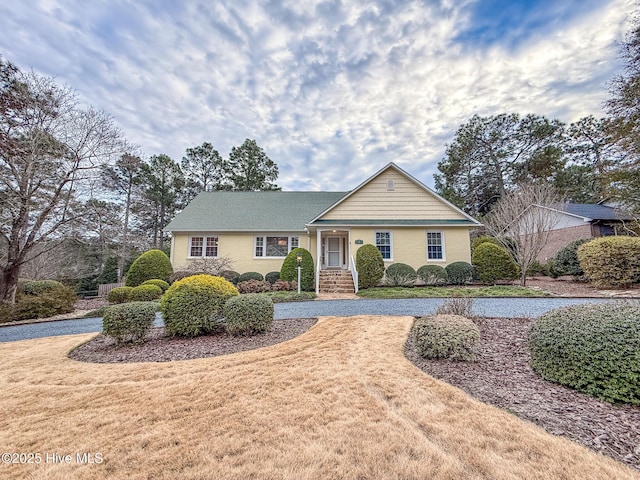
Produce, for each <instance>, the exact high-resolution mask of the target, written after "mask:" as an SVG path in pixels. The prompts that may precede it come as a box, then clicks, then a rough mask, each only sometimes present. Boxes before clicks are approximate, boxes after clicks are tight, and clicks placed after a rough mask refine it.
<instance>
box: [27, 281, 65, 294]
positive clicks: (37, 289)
mask: <svg viewBox="0 0 640 480" xmlns="http://www.w3.org/2000/svg"><path fill="white" fill-rule="evenodd" d="M62 286H63V284H62V283H60V282H58V281H57V280H21V281H20V282H19V283H18V290H19V291H20V292H22V293H24V294H25V295H40V294H41V293H44V292H48V291H51V290H53V289H55V288H60V287H62Z"/></svg>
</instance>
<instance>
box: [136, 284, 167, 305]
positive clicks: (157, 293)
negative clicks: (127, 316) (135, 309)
mask: <svg viewBox="0 0 640 480" xmlns="http://www.w3.org/2000/svg"><path fill="white" fill-rule="evenodd" d="M161 296H162V289H161V288H160V287H159V286H157V285H138V286H137V287H133V289H132V290H131V296H130V297H129V299H130V300H131V301H132V302H150V301H152V300H157V299H159V298H160V297H161Z"/></svg>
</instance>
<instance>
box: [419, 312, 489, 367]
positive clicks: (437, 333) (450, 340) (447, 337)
mask: <svg viewBox="0 0 640 480" xmlns="http://www.w3.org/2000/svg"><path fill="white" fill-rule="evenodd" d="M413 338H414V341H415V345H416V351H417V352H418V354H419V355H420V356H422V357H425V358H449V359H451V360H474V359H475V347H476V344H477V343H478V341H479V340H480V331H479V330H478V327H477V326H476V324H475V323H473V322H472V321H471V320H469V319H468V318H465V317H461V316H459V315H431V316H428V317H421V318H418V319H417V320H416V322H415V324H414V326H413Z"/></svg>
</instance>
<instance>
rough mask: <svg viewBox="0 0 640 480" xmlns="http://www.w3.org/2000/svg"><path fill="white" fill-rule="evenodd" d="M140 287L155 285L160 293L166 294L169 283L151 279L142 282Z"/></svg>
mask: <svg viewBox="0 0 640 480" xmlns="http://www.w3.org/2000/svg"><path fill="white" fill-rule="evenodd" d="M141 285H155V286H156V287H160V289H161V290H162V293H164V292H166V291H167V289H168V288H169V283H168V282H165V281H164V280H160V279H159V278H152V279H151V280H147V281H145V282H142V283H141Z"/></svg>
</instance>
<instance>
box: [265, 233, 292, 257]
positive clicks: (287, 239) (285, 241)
mask: <svg viewBox="0 0 640 480" xmlns="http://www.w3.org/2000/svg"><path fill="white" fill-rule="evenodd" d="M299 244H300V237H293V236H285V235H282V236H273V237H268V236H258V237H256V238H255V249H254V253H255V256H256V257H261V258H278V257H286V256H287V254H288V253H289V252H290V251H291V250H293V249H294V248H297V247H298V245H299Z"/></svg>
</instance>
